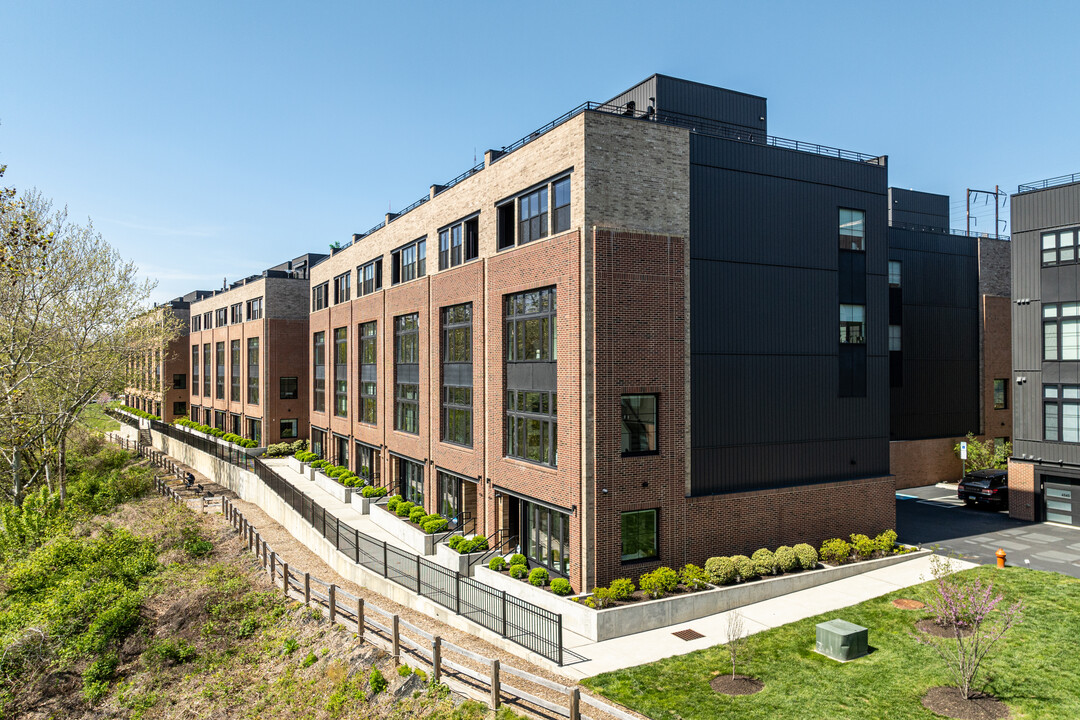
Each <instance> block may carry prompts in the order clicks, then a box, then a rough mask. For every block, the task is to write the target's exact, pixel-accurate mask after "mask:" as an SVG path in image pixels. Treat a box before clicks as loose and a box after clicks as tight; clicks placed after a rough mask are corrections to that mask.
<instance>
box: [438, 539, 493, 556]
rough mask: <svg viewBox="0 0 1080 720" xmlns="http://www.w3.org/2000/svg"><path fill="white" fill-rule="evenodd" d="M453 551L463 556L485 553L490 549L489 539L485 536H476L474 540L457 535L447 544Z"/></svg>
mask: <svg viewBox="0 0 1080 720" xmlns="http://www.w3.org/2000/svg"><path fill="white" fill-rule="evenodd" d="M447 545H449V546H450V549H451V550H454V551H455V552H459V553H461V554H462V555H468V554H469V553H474V552H484V551H485V550H487V549H488V541H487V538H486V537H484V536H483V535H476V536H474V537H473V538H472V539H469V538H467V537H465V536H464V535H455V536H453V537H452V538H450V541H449V542H448V543H447Z"/></svg>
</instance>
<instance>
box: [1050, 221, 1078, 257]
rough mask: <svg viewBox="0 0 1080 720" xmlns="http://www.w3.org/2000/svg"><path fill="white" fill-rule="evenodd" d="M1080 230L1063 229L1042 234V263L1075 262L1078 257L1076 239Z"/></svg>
mask: <svg viewBox="0 0 1080 720" xmlns="http://www.w3.org/2000/svg"><path fill="white" fill-rule="evenodd" d="M1078 235H1080V230H1077V229H1076V228H1073V229H1071V230H1061V231H1060V232H1047V233H1043V234H1042V264H1043V265H1058V264H1061V263H1074V262H1076V259H1077V253H1076V240H1077V236H1078Z"/></svg>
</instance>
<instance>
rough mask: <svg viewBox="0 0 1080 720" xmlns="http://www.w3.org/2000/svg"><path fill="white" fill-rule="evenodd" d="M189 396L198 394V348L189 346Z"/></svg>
mask: <svg viewBox="0 0 1080 720" xmlns="http://www.w3.org/2000/svg"><path fill="white" fill-rule="evenodd" d="M191 394H192V395H198V394H199V346H198V345H192V346H191Z"/></svg>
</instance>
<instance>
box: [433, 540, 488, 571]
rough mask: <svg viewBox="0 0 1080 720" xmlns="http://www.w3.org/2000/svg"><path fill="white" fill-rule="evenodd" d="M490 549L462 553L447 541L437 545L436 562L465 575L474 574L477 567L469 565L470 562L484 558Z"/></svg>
mask: <svg viewBox="0 0 1080 720" xmlns="http://www.w3.org/2000/svg"><path fill="white" fill-rule="evenodd" d="M488 552H490V551H489V550H484V551H483V552H474V553H469V554H468V555H462V554H461V553H459V552H458V551H456V550H451V549H450V546H449V545H447V544H446V543H439V544H438V545H436V546H435V562H437V563H439V564H440V565H442V566H443V567H444V568H448V569H450V570H456V571H457V572H459V573H461V574H462V575H465V576H472V575H473V571H474V570H476V567H475V566H473V567H469V563H470V562H472V561H474V560H478V559H479V558H482V557H483V556H484V555H486V554H487V553H488Z"/></svg>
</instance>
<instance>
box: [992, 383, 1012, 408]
mask: <svg viewBox="0 0 1080 720" xmlns="http://www.w3.org/2000/svg"><path fill="white" fill-rule="evenodd" d="M1007 407H1009V381H1008V380H1006V379H1004V378H998V379H996V380H994V409H995V410H1004V409H1005V408H1007Z"/></svg>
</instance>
